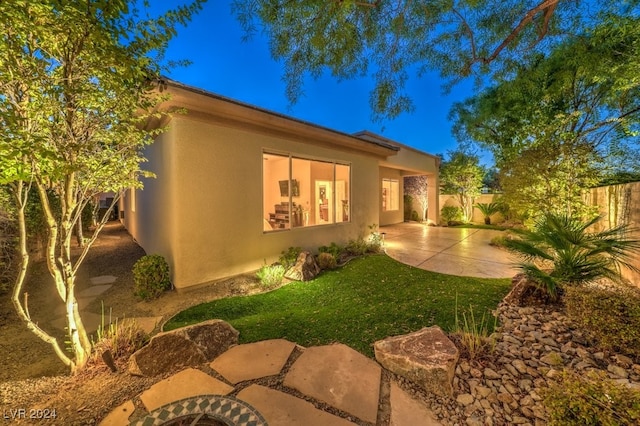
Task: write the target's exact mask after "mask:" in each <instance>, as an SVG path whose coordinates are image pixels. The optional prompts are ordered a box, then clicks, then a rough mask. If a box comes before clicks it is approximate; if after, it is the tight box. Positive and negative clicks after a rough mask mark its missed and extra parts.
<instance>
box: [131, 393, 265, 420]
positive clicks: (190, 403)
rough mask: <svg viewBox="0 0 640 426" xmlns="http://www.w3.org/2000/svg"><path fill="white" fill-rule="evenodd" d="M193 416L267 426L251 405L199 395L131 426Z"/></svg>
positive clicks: (163, 407) (223, 397)
mask: <svg viewBox="0 0 640 426" xmlns="http://www.w3.org/2000/svg"><path fill="white" fill-rule="evenodd" d="M194 414H206V415H208V416H210V417H213V418H214V419H216V420H219V421H221V422H223V423H225V424H227V425H228V426H268V423H267V421H266V420H265V419H264V417H262V415H261V414H260V413H259V412H258V411H257V410H256V409H255V408H253V407H252V406H251V405H249V404H247V403H246V402H244V401H241V400H239V399H237V398H234V397H233V396H221V395H200V396H196V397H190V398H185V399H181V400H179V401H174V402H172V403H170V404H167V405H164V406H162V407H160V408H158V409H156V410H154V411H152V412H151V413H150V414H149V415H148V416H146V417H144V418H142V419H140V420H138V421H136V422H135V423H132V424H133V425H136V426H156V425H158V426H159V425H163V424H165V423H166V422H168V421H171V420H176V419H178V418H180V417H185V416H192V415H194Z"/></svg>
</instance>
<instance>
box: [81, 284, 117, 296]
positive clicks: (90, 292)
mask: <svg viewBox="0 0 640 426" xmlns="http://www.w3.org/2000/svg"><path fill="white" fill-rule="evenodd" d="M111 287H112V285H111V284H102V285H94V286H92V287H89V288H87V289H85V290H82V291H79V292H78V293H76V299H83V298H89V297H93V298H96V297H98V296H100V295H101V294H102V293H104V292H105V291H107V290H109V289H110V288H111Z"/></svg>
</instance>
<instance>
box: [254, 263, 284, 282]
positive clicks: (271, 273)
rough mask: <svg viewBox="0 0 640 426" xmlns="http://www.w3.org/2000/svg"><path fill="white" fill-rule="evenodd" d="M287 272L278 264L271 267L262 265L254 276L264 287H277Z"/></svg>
mask: <svg viewBox="0 0 640 426" xmlns="http://www.w3.org/2000/svg"><path fill="white" fill-rule="evenodd" d="M286 271H287V270H286V269H285V267H284V266H283V265H281V264H279V263H274V264H273V265H264V266H263V267H262V268H260V269H259V270H258V272H256V276H257V277H258V279H259V280H260V283H261V284H262V285H263V286H265V287H269V288H270V287H277V286H279V285H280V284H282V279H283V278H284V274H285V272H286Z"/></svg>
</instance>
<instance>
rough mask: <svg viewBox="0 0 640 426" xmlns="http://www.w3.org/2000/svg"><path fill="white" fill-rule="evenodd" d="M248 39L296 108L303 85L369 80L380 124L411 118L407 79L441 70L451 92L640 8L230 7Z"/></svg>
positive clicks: (379, 2) (266, 3)
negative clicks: (262, 44) (266, 50)
mask: <svg viewBox="0 0 640 426" xmlns="http://www.w3.org/2000/svg"><path fill="white" fill-rule="evenodd" d="M233 4H234V10H235V13H236V15H237V16H238V18H239V20H240V22H241V24H242V25H243V26H244V28H245V29H246V31H247V34H249V35H251V34H252V33H254V32H255V31H257V30H258V28H261V29H262V30H264V32H265V33H266V34H267V35H268V37H269V40H270V44H271V54H272V56H273V57H274V58H276V59H278V60H282V61H283V62H284V66H285V75H284V78H285V81H286V83H287V89H286V91H287V96H288V97H289V99H290V100H291V101H293V102H295V101H296V100H297V99H298V98H299V97H300V96H301V94H302V86H303V82H304V78H305V76H306V75H311V76H313V77H318V76H319V75H320V74H321V73H323V72H324V71H329V72H330V73H331V74H332V75H333V76H335V77H337V78H351V77H356V76H360V75H363V74H366V73H368V72H371V73H372V75H373V77H374V78H375V82H376V83H375V88H374V89H373V90H372V93H371V98H370V103H371V107H372V109H373V111H374V113H375V114H377V115H378V116H380V115H382V116H387V117H395V116H397V115H398V114H400V113H402V112H404V111H407V110H410V109H411V108H412V102H411V96H410V95H409V94H407V93H406V92H405V91H404V84H405V82H406V81H407V78H408V77H409V73H410V72H413V71H416V72H417V73H418V74H419V75H420V74H421V73H422V72H424V71H426V70H438V71H440V73H441V74H442V75H443V76H444V77H446V78H448V79H449V81H450V83H454V82H456V81H458V80H459V79H461V78H464V77H467V76H470V75H472V74H476V75H477V74H481V73H487V72H492V73H497V74H502V73H509V72H510V71H511V70H512V69H513V66H514V64H517V63H520V62H521V61H523V60H526V59H527V58H529V57H531V56H535V55H536V54H538V53H540V52H543V51H546V50H548V49H549V48H550V47H551V46H553V45H556V44H558V43H559V42H561V41H562V40H565V39H566V38H567V36H571V35H575V34H579V33H580V32H581V31H582V29H583V28H585V27H589V26H592V24H593V22H594V21H600V20H602V19H603V17H605V16H607V15H611V14H613V15H620V16H625V15H629V14H631V13H633V12H634V11H635V12H637V10H636V9H637V7H638V1H637V0H627V1H623V2H607V1H604V2H592V1H587V0H524V1H523V0H487V1H470V0H436V1H434V0H418V1H396V2H391V1H385V0H300V1H295V2H292V1H289V0H234V3H233Z"/></svg>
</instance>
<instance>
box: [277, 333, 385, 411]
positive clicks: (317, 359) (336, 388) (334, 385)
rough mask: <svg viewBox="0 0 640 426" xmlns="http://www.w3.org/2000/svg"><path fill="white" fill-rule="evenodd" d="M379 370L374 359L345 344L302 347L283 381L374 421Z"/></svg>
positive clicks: (311, 395)
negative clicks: (302, 350)
mask: <svg viewBox="0 0 640 426" xmlns="http://www.w3.org/2000/svg"><path fill="white" fill-rule="evenodd" d="M381 374H382V370H381V368H380V366H379V365H378V364H377V363H376V362H374V361H373V360H371V359H369V358H367V357H366V356H364V355H362V354H361V353H359V352H356V351H355V350H353V349H351V348H350V347H348V346H346V345H343V344H335V345H326V346H317V347H311V348H307V349H305V351H304V352H303V354H302V355H301V356H300V358H298V359H297V360H296V362H295V363H294V364H293V365H292V366H291V369H290V370H289V372H288V373H287V375H286V377H285V379H284V385H285V386H289V387H291V388H294V389H297V390H299V391H300V392H302V393H304V394H305V395H308V396H310V397H312V398H316V399H318V400H320V401H323V402H326V403H327V404H329V405H332V406H334V407H336V408H339V409H340V410H343V411H346V412H347V413H350V414H353V415H354V416H356V417H359V418H360V419H362V420H365V421H368V422H371V423H375V422H376V418H377V416H378V399H379V396H380V377H381Z"/></svg>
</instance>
